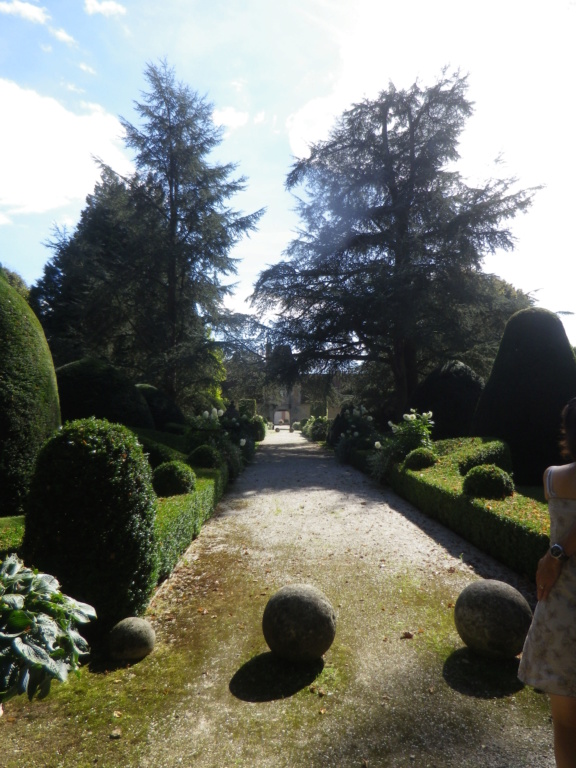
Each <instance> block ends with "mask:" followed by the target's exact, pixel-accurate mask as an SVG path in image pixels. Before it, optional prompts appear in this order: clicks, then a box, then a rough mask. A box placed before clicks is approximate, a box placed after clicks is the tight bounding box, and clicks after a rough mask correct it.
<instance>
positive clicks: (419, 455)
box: [404, 448, 438, 470]
mask: <svg viewBox="0 0 576 768" xmlns="http://www.w3.org/2000/svg"><path fill="white" fill-rule="evenodd" d="M437 461H438V456H437V455H436V454H435V453H434V451H433V450H431V449H430V448H414V450H413V451H410V453H409V454H408V456H406V458H405V459H404V467H405V468H406V469H414V470H418V469H426V468H427V467H433V466H434V464H436V462H437Z"/></svg>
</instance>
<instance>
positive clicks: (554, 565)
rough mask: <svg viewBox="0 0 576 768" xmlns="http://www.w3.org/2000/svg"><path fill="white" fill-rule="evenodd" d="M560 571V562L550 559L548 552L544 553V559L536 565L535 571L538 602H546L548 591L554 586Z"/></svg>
mask: <svg viewBox="0 0 576 768" xmlns="http://www.w3.org/2000/svg"><path fill="white" fill-rule="evenodd" d="M561 570H562V563H561V562H560V560H556V558H554V557H552V555H551V554H550V552H546V554H545V555H544V557H543V558H542V559H541V560H540V561H539V563H538V570H537V571H536V587H537V590H538V600H546V598H547V597H548V595H549V594H550V590H551V589H552V587H553V586H554V584H556V581H557V580H558V576H560V571H561Z"/></svg>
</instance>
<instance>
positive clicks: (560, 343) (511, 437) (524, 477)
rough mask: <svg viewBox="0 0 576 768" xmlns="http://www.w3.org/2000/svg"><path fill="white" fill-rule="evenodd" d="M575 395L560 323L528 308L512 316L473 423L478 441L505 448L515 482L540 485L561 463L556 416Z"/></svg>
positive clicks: (574, 365) (575, 362)
mask: <svg viewBox="0 0 576 768" xmlns="http://www.w3.org/2000/svg"><path fill="white" fill-rule="evenodd" d="M575 395H576V359H575V358H574V350H573V349H572V347H571V345H570V342H569V341H568V337H567V336H566V331H565V330H564V326H563V325H562V321H561V320H560V318H559V317H558V316H557V315H556V314H554V313H553V312H549V311H548V310H546V309H540V308H537V307H531V308H530V309H523V310H521V311H520V312H517V313H516V314H514V315H512V317H511V318H510V320H509V321H508V323H507V324H506V328H505V329H504V335H503V336H502V341H501V342H500V347H499V349H498V354H497V355H496V359H495V360H494V365H493V366H492V372H491V374H490V377H489V379H488V381H487V382H486V386H485V387H484V390H483V392H482V395H481V397H480V400H479V401H478V407H477V409H476V413H475V416H474V421H473V425H472V428H473V433H472V434H474V435H476V436H479V437H492V438H499V439H500V440H504V442H506V443H508V445H509V447H510V453H511V455H512V465H513V467H514V478H515V480H516V482H517V483H518V484H520V485H541V483H542V473H543V472H544V470H545V469H546V467H549V466H551V465H553V464H561V463H562V458H561V456H560V450H559V445H558V443H559V439H560V426H561V413H562V409H563V407H564V406H565V405H566V403H567V402H568V401H569V400H570V399H571V398H572V397H574V396H575Z"/></svg>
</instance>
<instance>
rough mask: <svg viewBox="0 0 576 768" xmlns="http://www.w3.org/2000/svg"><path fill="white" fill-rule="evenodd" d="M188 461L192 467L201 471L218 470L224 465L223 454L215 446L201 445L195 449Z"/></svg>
mask: <svg viewBox="0 0 576 768" xmlns="http://www.w3.org/2000/svg"><path fill="white" fill-rule="evenodd" d="M187 461H188V464H190V466H191V467H199V468H201V469H217V468H219V467H221V466H222V464H223V463H224V460H223V458H222V454H221V453H220V451H219V450H218V449H217V448H215V447H214V446H213V445H199V446H198V447H197V448H194V450H193V451H192V452H191V453H190V455H189V456H188V459H187Z"/></svg>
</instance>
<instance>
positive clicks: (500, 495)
mask: <svg viewBox="0 0 576 768" xmlns="http://www.w3.org/2000/svg"><path fill="white" fill-rule="evenodd" d="M462 490H463V492H464V493H465V494H466V495H467V496H474V497H475V498H481V499H504V498H505V497H506V496H512V495H513V493H514V481H513V480H512V478H511V477H510V475H509V474H508V473H507V472H504V470H503V469H500V467H497V466H496V465H495V464H482V465H481V466H477V467H472V469H471V470H470V471H469V472H468V474H467V475H466V477H465V478H464V482H463V483H462Z"/></svg>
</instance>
